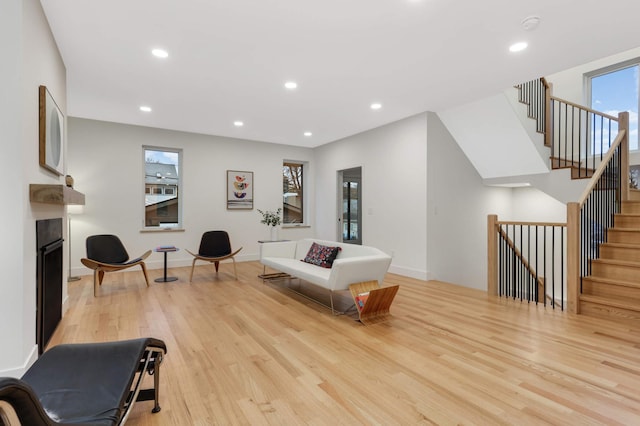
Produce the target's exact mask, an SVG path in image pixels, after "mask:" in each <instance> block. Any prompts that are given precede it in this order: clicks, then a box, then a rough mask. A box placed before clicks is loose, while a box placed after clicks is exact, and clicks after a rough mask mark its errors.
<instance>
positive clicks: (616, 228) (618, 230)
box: [609, 227, 640, 232]
mask: <svg viewBox="0 0 640 426" xmlns="http://www.w3.org/2000/svg"><path fill="white" fill-rule="evenodd" d="M609 231H613V232H640V228H619V227H613V228H609Z"/></svg>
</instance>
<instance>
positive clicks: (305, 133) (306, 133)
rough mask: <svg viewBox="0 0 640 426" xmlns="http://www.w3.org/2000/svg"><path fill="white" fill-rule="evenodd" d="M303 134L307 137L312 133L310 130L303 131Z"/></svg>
mask: <svg viewBox="0 0 640 426" xmlns="http://www.w3.org/2000/svg"><path fill="white" fill-rule="evenodd" d="M304 135H305V136H307V137H309V136H311V135H313V133H311V132H304Z"/></svg>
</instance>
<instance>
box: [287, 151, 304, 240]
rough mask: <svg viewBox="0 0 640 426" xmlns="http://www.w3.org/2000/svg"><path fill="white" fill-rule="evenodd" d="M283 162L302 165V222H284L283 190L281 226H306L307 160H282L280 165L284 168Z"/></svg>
mask: <svg viewBox="0 0 640 426" xmlns="http://www.w3.org/2000/svg"><path fill="white" fill-rule="evenodd" d="M285 164H299V165H301V166H302V222H300V223H298V222H295V223H285V222H284V192H283V193H282V210H283V221H282V227H283V228H296V227H300V226H308V215H309V208H308V206H309V197H308V193H309V162H308V161H300V160H288V159H283V160H282V167H283V168H284V166H285Z"/></svg>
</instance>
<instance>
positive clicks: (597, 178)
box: [567, 112, 629, 313]
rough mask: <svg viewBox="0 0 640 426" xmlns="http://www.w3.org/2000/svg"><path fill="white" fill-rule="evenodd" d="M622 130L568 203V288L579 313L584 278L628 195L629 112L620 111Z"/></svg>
mask: <svg viewBox="0 0 640 426" xmlns="http://www.w3.org/2000/svg"><path fill="white" fill-rule="evenodd" d="M618 123H619V127H620V131H619V132H618V135H617V137H616V139H615V141H614V142H613V144H612V145H611V149H610V150H609V151H608V152H607V154H606V156H604V157H603V159H602V162H601V163H600V166H599V167H598V168H597V170H596V171H595V172H594V174H593V176H592V177H591V180H590V181H589V184H588V185H587V188H586V189H585V190H584V192H583V194H582V196H581V197H580V198H579V200H578V202H575V203H568V204H567V238H568V245H567V268H568V282H567V292H568V301H569V310H570V311H571V312H573V313H580V294H581V292H582V285H581V284H582V283H581V281H582V278H583V277H585V276H588V275H590V274H591V260H592V259H597V258H598V257H599V255H600V244H601V243H603V242H606V241H607V233H608V230H609V228H611V227H612V226H613V217H614V214H616V213H619V212H620V205H621V202H622V201H624V200H628V199H629V183H628V182H629V138H628V133H629V113H628V112H621V113H620V114H619V115H618Z"/></svg>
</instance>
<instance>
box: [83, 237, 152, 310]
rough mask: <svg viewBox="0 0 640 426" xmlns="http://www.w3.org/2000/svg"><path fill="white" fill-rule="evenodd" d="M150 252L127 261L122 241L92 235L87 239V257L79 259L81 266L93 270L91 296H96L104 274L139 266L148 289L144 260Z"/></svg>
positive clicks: (127, 257)
mask: <svg viewBox="0 0 640 426" xmlns="http://www.w3.org/2000/svg"><path fill="white" fill-rule="evenodd" d="M150 254H151V250H147V251H146V252H145V253H144V254H143V255H142V256H140V257H136V258H135V259H132V260H129V254H128V253H127V250H126V249H125V248H124V245H123V244H122V241H120V238H118V237H117V236H115V235H92V236H90V237H87V257H86V258H83V259H80V261H81V262H82V264H83V265H84V266H86V267H87V268H89V269H93V296H94V297H95V296H97V295H98V286H100V285H102V279H103V278H104V273H105V272H113V271H121V270H123V269H127V268H131V267H132V266H136V265H140V267H141V268H142V273H143V274H144V279H145V281H146V283H147V287H149V277H148V276H147V268H146V266H145V264H144V259H146V258H147V257H149V255H150Z"/></svg>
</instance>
